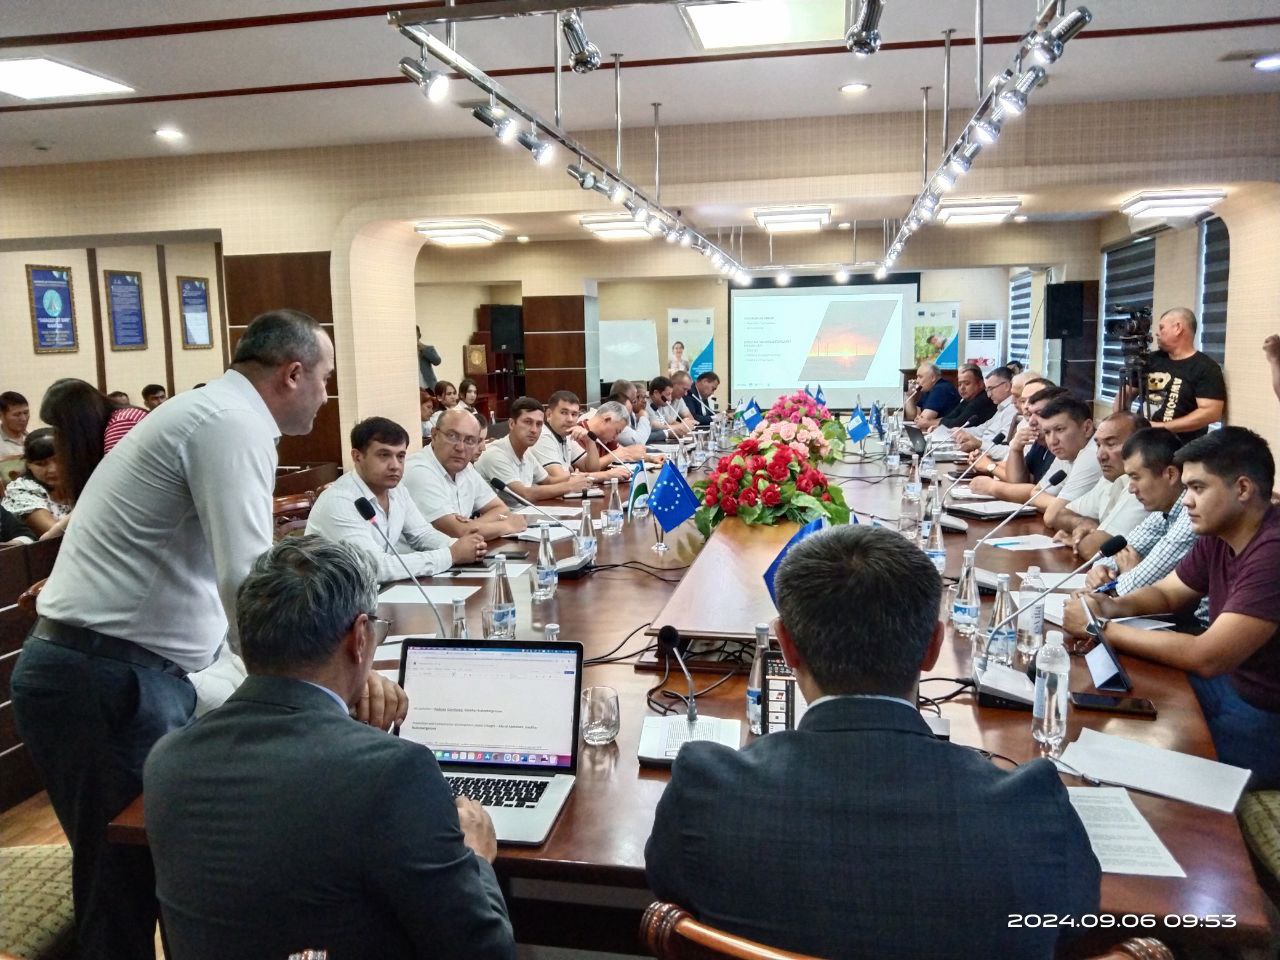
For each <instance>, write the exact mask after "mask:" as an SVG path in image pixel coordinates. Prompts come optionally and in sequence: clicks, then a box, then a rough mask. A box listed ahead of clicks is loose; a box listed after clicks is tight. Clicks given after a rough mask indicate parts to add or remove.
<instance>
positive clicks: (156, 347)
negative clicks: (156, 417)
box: [85, 246, 190, 405]
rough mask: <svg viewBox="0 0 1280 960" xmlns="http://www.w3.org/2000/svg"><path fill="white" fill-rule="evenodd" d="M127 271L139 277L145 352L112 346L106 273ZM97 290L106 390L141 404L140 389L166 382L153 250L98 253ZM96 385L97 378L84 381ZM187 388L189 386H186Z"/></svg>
mask: <svg viewBox="0 0 1280 960" xmlns="http://www.w3.org/2000/svg"><path fill="white" fill-rule="evenodd" d="M108 270H128V271H131V272H134V273H140V274H142V316H143V319H144V320H145V321H146V328H147V346H146V349H145V350H116V349H113V348H112V345H111V308H110V303H111V298H110V294H109V293H108V291H107V271H108ZM98 289H99V290H100V291H101V295H102V333H103V344H104V346H105V347H106V352H105V357H106V368H107V390H108V391H111V390H123V391H124V392H125V393H127V394H129V399H130V400H132V401H133V402H134V403H136V404H139V405H141V403H142V386H143V384H147V383H164V382H165V365H164V317H163V316H162V315H161V312H160V275H159V273H158V272H157V269H156V248H155V247H154V246H145V247H143V246H137V247H105V248H102V249H100V250H99V251H98ZM85 379H86V380H88V381H89V382H90V383H96V382H97V374H96V372H95V374H94V376H92V377H86V378H85ZM186 386H190V384H186Z"/></svg>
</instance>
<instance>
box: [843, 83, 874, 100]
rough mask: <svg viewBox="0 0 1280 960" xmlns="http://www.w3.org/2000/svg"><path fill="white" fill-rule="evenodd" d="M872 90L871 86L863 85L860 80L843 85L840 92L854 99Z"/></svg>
mask: <svg viewBox="0 0 1280 960" xmlns="http://www.w3.org/2000/svg"><path fill="white" fill-rule="evenodd" d="M870 89H871V84H869V83H863V82H862V81H860V80H856V81H854V82H853V83H846V84H842V85H841V87H840V92H841V93H843V94H846V95H848V96H851V97H852V96H854V95H855V94H859V93H866V92H867V91H868V90H870Z"/></svg>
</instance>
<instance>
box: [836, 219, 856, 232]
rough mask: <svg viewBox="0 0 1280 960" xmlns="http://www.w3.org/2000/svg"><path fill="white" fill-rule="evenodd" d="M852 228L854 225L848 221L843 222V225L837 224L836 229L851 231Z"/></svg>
mask: <svg viewBox="0 0 1280 960" xmlns="http://www.w3.org/2000/svg"><path fill="white" fill-rule="evenodd" d="M852 227H853V224H852V223H850V222H849V221H848V220H845V221H844V222H842V223H837V224H836V229H837V230H849V229H851V228H852Z"/></svg>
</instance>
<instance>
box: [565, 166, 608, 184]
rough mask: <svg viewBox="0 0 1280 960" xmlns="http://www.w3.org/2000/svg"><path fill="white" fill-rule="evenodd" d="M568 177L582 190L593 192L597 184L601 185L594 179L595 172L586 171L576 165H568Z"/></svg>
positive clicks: (584, 168)
mask: <svg viewBox="0 0 1280 960" xmlns="http://www.w3.org/2000/svg"><path fill="white" fill-rule="evenodd" d="M569 176H571V177H573V179H575V180H577V181H578V185H579V186H580V187H582V189H583V190H594V189H596V186H597V184H599V183H601V181H600V180H597V179H596V175H595V171H594V170H588V169H587V168H586V167H584V166H582V165H581V164H578V163H571V164H569Z"/></svg>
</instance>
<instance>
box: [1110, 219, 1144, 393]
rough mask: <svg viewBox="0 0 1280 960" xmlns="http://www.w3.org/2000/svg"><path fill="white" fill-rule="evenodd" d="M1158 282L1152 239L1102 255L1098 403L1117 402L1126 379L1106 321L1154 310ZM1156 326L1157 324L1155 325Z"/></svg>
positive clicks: (1137, 241) (1117, 345)
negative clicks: (1121, 312)
mask: <svg viewBox="0 0 1280 960" xmlns="http://www.w3.org/2000/svg"><path fill="white" fill-rule="evenodd" d="M1155 278H1156V245H1155V241H1154V240H1153V239H1152V238H1151V237H1144V238H1142V239H1141V240H1135V241H1134V242H1133V243H1127V244H1125V245H1124V246H1123V247H1116V248H1115V249H1114V250H1108V251H1106V252H1105V253H1103V255H1102V317H1103V322H1102V323H1099V324H1098V358H1099V364H1098V399H1099V400H1114V399H1115V396H1116V392H1117V390H1118V389H1119V386H1120V379H1121V377H1122V376H1123V375H1124V355H1123V354H1122V353H1121V351H1120V341H1119V340H1118V339H1116V338H1114V337H1109V336H1107V327H1106V319H1107V318H1108V317H1114V316H1115V315H1116V312H1117V311H1118V310H1120V309H1129V308H1133V307H1147V308H1150V307H1151V301H1152V298H1153V295H1154V288H1155ZM1153 326H1154V324H1153Z"/></svg>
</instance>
